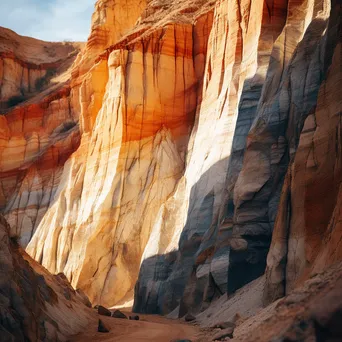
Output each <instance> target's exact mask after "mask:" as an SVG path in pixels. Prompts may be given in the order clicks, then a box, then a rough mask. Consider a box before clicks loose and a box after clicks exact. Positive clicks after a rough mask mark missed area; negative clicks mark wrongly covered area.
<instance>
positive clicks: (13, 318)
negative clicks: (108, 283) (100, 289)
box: [0, 215, 95, 342]
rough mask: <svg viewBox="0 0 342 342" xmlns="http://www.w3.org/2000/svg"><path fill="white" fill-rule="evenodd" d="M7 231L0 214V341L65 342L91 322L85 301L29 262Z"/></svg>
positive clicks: (61, 280) (60, 280) (58, 277)
mask: <svg viewBox="0 0 342 342" xmlns="http://www.w3.org/2000/svg"><path fill="white" fill-rule="evenodd" d="M9 230H10V228H9V226H8V224H7V222H6V221H5V219H4V218H3V216H1V215H0V251H1V258H0V275H1V277H0V293H1V297H0V335H1V341H18V342H21V341H66V340H67V339H68V338H69V337H70V336H71V335H74V334H77V333H78V332H80V331H81V330H82V329H84V328H85V327H86V326H87V324H88V323H89V322H90V321H91V320H95V317H94V316H95V314H94V313H93V310H91V309H90V308H87V306H86V305H88V306H89V305H90V303H89V301H88V300H87V298H86V297H85V296H84V294H82V293H81V292H80V291H75V290H74V289H72V288H71V286H70V284H68V283H67V281H66V280H65V277H64V276H63V275H56V276H52V275H51V274H49V273H48V272H47V271H46V270H45V269H44V268H43V267H41V266H40V265H39V264H38V263H37V262H35V261H34V260H32V259H31V258H30V257H29V256H28V255H27V254H26V253H25V252H24V251H23V250H22V249H21V248H20V247H19V246H18V244H17V242H16V241H15V240H14V239H13V238H12V239H10V238H9Z"/></svg>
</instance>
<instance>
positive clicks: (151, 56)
mask: <svg viewBox="0 0 342 342" xmlns="http://www.w3.org/2000/svg"><path fill="white" fill-rule="evenodd" d="M195 12H196V11H195ZM197 12H198V11H197ZM195 14H196V13H195ZM151 15H152V14H151ZM197 15H200V13H198V14H197ZM211 18H212V16H211V15H210V14H205V15H204V16H203V17H201V16H199V17H198V18H197V19H196V18H192V16H189V17H188V18H187V17H185V19H186V20H184V21H183V22H181V23H177V22H172V23H169V22H165V23H164V22H161V25H160V26H158V25H156V26H155V27H148V26H146V25H145V23H144V22H143V23H142V27H143V28H144V33H143V34H142V35H140V36H139V39H136V38H137V37H136V35H135V34H131V35H130V36H128V38H127V39H125V40H124V41H122V42H119V43H117V44H114V45H113V46H111V47H110V48H109V49H107V51H106V52H105V53H104V54H101V55H100V56H99V58H98V59H97V60H96V62H95V63H96V64H95V65H94V66H93V67H92V69H91V70H90V72H89V73H88V74H87V75H86V76H85V77H84V81H83V83H82V85H81V87H80V94H81V99H82V100H81V102H82V111H81V118H80V126H81V131H83V135H82V138H81V143H80V148H79V149H78V150H77V151H76V152H75V153H74V154H73V156H72V157H71V158H70V159H69V160H68V161H67V162H66V163H65V166H64V172H63V175H62V179H61V182H60V185H59V187H58V190H57V193H56V195H55V197H54V202H53V204H52V205H51V206H50V208H49V210H48V212H47V213H46V215H45V216H44V218H43V220H42V221H41V223H40V225H39V227H38V228H37V231H36V233H35V234H34V236H33V238H32V240H31V242H30V244H29V245H28V248H27V250H28V252H29V253H30V254H31V255H32V256H33V257H34V258H35V259H36V260H39V261H40V262H41V263H42V264H43V265H44V266H45V267H47V268H48V269H49V270H50V271H51V272H53V273H58V272H64V273H65V275H66V276H67V277H68V278H69V279H70V280H71V282H72V284H73V286H75V287H80V288H81V289H83V290H84V291H85V292H86V293H87V295H88V296H89V297H90V299H91V300H92V302H94V303H95V302H96V303H102V304H105V305H114V304H116V303H118V302H120V301H121V300H124V299H125V298H127V297H129V296H132V291H133V289H134V285H135V282H136V279H137V277H138V272H139V267H140V260H141V257H142V255H143V253H144V250H145V247H146V245H147V243H148V241H149V237H150V234H151V231H152V229H153V226H154V224H155V220H156V217H157V215H158V213H159V210H160V208H161V206H162V205H163V204H164V203H165V202H166V201H167V199H168V198H169V197H170V196H171V195H172V193H173V192H174V191H175V189H176V186H177V183H178V181H179V179H180V178H181V176H182V174H183V172H184V164H185V153H186V150H187V145H188V141H189V136H190V132H191V128H192V126H193V122H194V118H195V112H196V107H197V97H198V91H199V90H200V89H201V87H199V84H200V82H201V80H202V74H203V70H204V61H205V57H204V56H205V52H206V41H207V38H208V34H209V31H210V25H211ZM146 20H148V18H145V21H146ZM88 85H90V87H88ZM94 87H96V88H98V90H97V89H95V88H94ZM89 88H90V89H91V91H93V92H94V93H95V91H96V92H97V93H98V94H101V95H102V96H103V98H102V99H100V101H99V103H100V104H101V106H100V107H101V108H100V110H99V111H98V112H96V111H93V110H92V109H93V108H94V107H93V105H92V103H91V102H92V100H89ZM101 95H99V97H100V96H101ZM87 101H88V102H87ZM89 108H90V110H89ZM161 234H162V235H164V234H163V232H161ZM170 235H171V234H170Z"/></svg>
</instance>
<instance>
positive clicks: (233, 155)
mask: <svg viewBox="0 0 342 342" xmlns="http://www.w3.org/2000/svg"><path fill="white" fill-rule="evenodd" d="M249 6H252V7H251V8H250V7H249ZM253 6H255V7H253ZM263 6H264V7H263ZM233 9H234V10H236V12H234V10H233ZM339 11H340V5H335V4H334V2H332V4H331V3H330V1H326V2H325V1H308V2H306V1H305V2H292V1H289V2H288V3H287V2H274V3H272V4H270V3H260V4H257V3H256V2H253V3H252V4H249V3H247V4H244V3H243V2H240V4H239V5H237V4H236V3H234V2H229V1H222V2H218V3H217V5H216V8H215V16H214V24H213V29H212V31H211V35H212V37H213V39H214V42H212V41H211V40H209V44H208V56H207V66H206V72H205V76H204V82H203V83H204V85H203V100H202V102H201V105H200V108H199V112H198V119H197V120H196V121H195V126H194V129H193V132H192V139H193V145H191V147H190V148H189V154H188V155H189V158H188V163H187V165H186V172H185V189H186V190H185V194H186V195H185V197H184V198H183V201H179V202H180V203H181V205H180V206H179V207H175V204H174V203H176V199H177V196H178V195H179V193H178V192H179V190H178V192H176V195H175V196H174V198H173V199H172V200H169V201H170V203H171V205H170V206H171V208H172V209H173V210H172V209H171V210H169V212H170V211H171V215H170V216H171V217H172V218H171V219H170V216H166V215H165V216H164V218H165V217H167V218H165V219H164V220H163V225H164V226H165V227H168V228H167V229H165V230H167V231H169V230H170V228H169V227H170V226H169V224H170V223H171V224H172V225H176V226H177V223H178V224H179V223H180V226H181V227H184V229H183V230H181V229H177V228H176V231H178V232H179V231H182V234H181V236H180V240H179V246H178V251H176V252H172V251H171V249H170V250H169V251H170V253H169V254H168V255H161V256H156V257H151V258H150V259H148V260H145V261H144V262H143V264H142V267H141V271H140V276H139V280H138V283H137V288H136V296H135V309H136V310H138V311H147V312H168V311H170V310H172V309H174V308H176V307H177V306H179V308H178V310H179V311H178V312H179V313H178V314H179V315H180V316H182V315H183V314H184V313H185V312H186V311H188V310H192V311H193V312H195V311H196V310H200V309H203V308H205V307H206V305H207V303H209V302H210V301H211V300H212V299H213V298H215V296H217V295H220V294H222V293H224V292H226V291H228V293H232V292H234V291H235V290H236V289H238V288H239V287H241V286H243V285H244V284H246V283H247V282H249V281H251V280H253V279H255V278H256V277H258V276H259V275H261V274H262V273H263V272H264V270H265V267H266V256H267V253H268V249H269V247H270V243H271V237H272V230H273V226H274V223H275V220H276V217H277V212H278V204H279V199H280V194H281V189H282V186H283V181H284V177H285V174H286V171H287V168H288V165H289V163H290V161H291V160H293V158H297V159H298V162H297V163H296V161H295V164H294V168H295V170H296V181H297V184H298V185H297V186H296V188H292V189H291V191H292V190H293V191H295V193H294V194H291V195H290V201H292V206H291V205H286V203H284V202H285V199H283V200H282V202H281V208H280V211H279V215H278V221H281V220H282V218H281V215H283V216H282V217H283V220H284V221H283V222H282V223H284V225H283V226H282V227H280V228H277V229H276V232H277V233H276V234H277V235H276V236H275V237H274V241H277V240H276V239H277V236H278V238H279V240H278V241H277V242H278V246H279V244H280V245H281V247H282V251H280V252H279V247H278V246H273V247H272V253H273V254H274V255H275V258H276V260H272V255H270V257H269V260H270V262H269V264H270V270H269V271H268V273H269V274H270V275H269V277H268V283H269V286H270V287H272V286H273V287H274V284H272V282H275V283H276V285H275V287H277V289H276V290H275V289H270V292H271V294H272V292H273V295H274V291H280V292H282V294H284V289H283V288H282V289H281V287H282V286H284V283H286V281H287V280H288V281H289V284H287V285H286V286H287V287H288V288H289V289H291V288H293V282H294V281H295V280H297V279H299V278H300V277H301V276H305V272H304V271H305V268H307V267H309V266H311V265H312V264H313V261H314V259H315V258H316V253H317V252H318V249H317V248H318V247H319V245H320V244H321V243H322V240H321V239H322V236H323V235H326V238H325V240H326V241H325V242H324V243H322V247H323V246H326V245H327V241H329V242H330V244H331V246H329V247H328V248H329V249H323V248H322V253H321V255H320V256H319V259H318V260H319V262H320V263H319V265H320V268H319V269H322V267H323V265H324V263H328V264H331V263H333V262H334V261H337V260H340V259H341V246H338V241H339V240H340V239H339V237H338V236H339V234H340V226H339V223H338V222H339V221H338V215H339V210H340V200H339V197H338V195H337V193H338V191H339V190H338V189H339V187H340V182H341V169H340V159H341V156H340V145H341V143H340V134H341V128H340V116H341V101H340V100H339V97H338V96H336V95H335V96H334V95H333V94H336V92H338V91H339V86H338V85H337V83H338V81H337V80H339V81H340V80H341V68H340V61H341V54H340V50H339V49H340V48H339V45H337V42H338V40H339V39H340V36H341V33H340V26H339V25H340V15H341V14H340V12H339ZM233 13H235V14H236V17H234V14H233ZM252 13H253V15H250V14H252ZM225 15H226V16H225ZM244 20H247V22H248V23H245V21H244ZM237 23H239V24H238V25H237ZM216 25H217V26H218V28H217V26H216ZM220 25H222V26H223V27H225V26H224V25H227V26H228V28H227V30H226V31H225V33H222V32H221V31H220V29H219V27H220ZM234 25H237V29H236V30H234V27H235V26H234ZM252 32H253V33H252ZM249 34H250V36H249ZM249 37H250V38H249ZM220 39H222V42H221V44H222V50H221V51H224V52H226V54H224V55H222V54H221V55H219V52H218V51H217V50H216V51H215V50H214V53H213V56H214V57H215V58H218V60H219V62H218V61H215V60H214V61H213V60H212V57H211V55H210V49H211V48H212V49H215V48H216V49H217V48H218V47H219V46H220V45H219V43H220ZM226 40H227V42H226ZM224 46H227V51H225V50H224V48H223V47H224ZM235 46H236V49H235V50H234V47H235ZM219 51H220V50H219ZM334 51H337V52H335V54H336V57H335V62H334V63H333V64H332V65H331V69H330V70H332V71H331V72H332V73H333V74H334V78H332V80H331V81H330V84H331V88H330V89H331V90H330V89H329V90H330V91H329V90H327V86H328V83H327V82H328V81H324V79H325V78H326V77H327V70H328V68H329V66H330V64H331V63H332V61H331V57H332V55H333V53H334ZM230 54H232V57H230V58H228V60H227V59H226V58H227V56H228V57H229V56H230ZM245 56H246V57H245ZM244 58H246V60H245V59H244ZM220 63H222V64H220ZM221 65H223V72H219V73H218V75H219V76H216V77H215V68H218V69H219V70H220V68H221ZM248 67H250V69H248ZM266 71H267V72H266ZM234 72H236V73H234ZM225 76H226V77H227V78H225ZM265 76H266V78H265ZM225 80H228V81H230V80H231V81H230V83H229V82H228V83H225ZM244 81H245V82H244ZM323 81H324V83H322V82H323ZM232 82H233V83H232ZM243 82H244V83H243ZM211 85H212V87H213V88H211V87H210V86H211ZM233 85H234V87H233ZM320 88H321V92H320V93H319V89H320ZM332 88H333V89H334V90H333V89H332ZM231 91H232V93H231ZM207 94H208V98H211V99H212V98H214V99H216V98H217V100H216V101H217V102H214V104H213V103H212V102H209V104H207V102H206V101H207V97H206V95H207ZM222 94H223V95H222ZM319 95H320V96H321V97H322V100H320V97H319ZM221 96H223V97H221ZM324 98H325V99H326V100H325V101H329V106H330V107H328V108H327V105H323V103H324V100H323V99H324ZM333 98H334V99H333ZM328 99H329V100H328ZM215 103H217V106H218V107H215ZM207 106H208V107H207ZM316 106H317V107H316ZM316 108H321V110H320V111H319V115H321V117H322V121H324V127H325V128H324V129H323V128H321V127H320V126H317V127H320V128H319V133H318V132H317V133H314V132H312V133H310V134H315V135H316V139H317V140H316V139H314V141H313V142H312V143H311V142H310V143H311V145H310V147H309V148H307V147H306V149H305V152H301V150H304V148H303V147H302V146H300V149H299V151H298V153H299V154H298V155H297V154H296V151H297V147H298V143H299V140H300V139H301V140H302V145H303V144H304V142H303V141H304V139H306V138H305V134H306V131H305V130H306V128H304V131H303V135H302V136H301V132H302V127H303V125H304V121H305V120H306V118H307V117H308V116H309V115H310V116H311V115H312V113H315V110H317V109H316ZM206 115H207V117H208V118H207V120H205V118H206ZM317 116H318V115H317ZM323 117H324V119H323ZM225 118H226V120H227V121H226V122H225V121H224V120H225ZM307 120H308V122H307V124H306V125H307V126H310V117H309V118H308V119H307ZM221 121H222V122H221ZM236 121H237V126H236V129H235V133H234V127H235V124H234V123H235V122H236ZM209 122H210V123H209ZM311 122H314V120H313V117H312V116H311ZM314 125H318V124H317V122H316V123H314ZM314 127H315V126H314ZM230 130H232V134H231V135H229V132H230ZM211 131H212V138H210V137H211V134H210V132H211ZM201 132H203V133H201ZM220 132H222V135H220ZM332 132H335V133H332ZM233 138H234V140H233ZM232 141H233V144H232ZM305 141H307V140H305ZM323 141H324V143H323ZM221 144H222V145H221ZM314 144H316V145H317V146H318V145H319V146H320V148H319V149H318V151H316V150H317V148H315V147H314ZM309 149H310V150H311V156H309V159H310V160H314V159H313V158H317V159H316V160H315V161H314V162H312V163H315V165H312V166H314V167H315V169H311V167H312V166H311V165H307V157H305V156H306V155H309V151H308V150H309ZM206 151H208V152H207V153H206ZM314 151H315V152H314ZM295 156H296V157H295ZM328 159H329V162H328ZM296 164H297V165H298V166H297V167H296ZM303 164H304V165H306V167H307V168H310V170H312V171H311V172H312V173H311V176H309V174H308V172H307V171H306V169H305V167H303V166H302V167H300V166H299V165H303ZM318 165H320V166H318ZM290 167H291V166H290ZM316 168H319V171H318V170H317V169H316ZM196 170H197V173H196ZM227 170H228V172H227ZM226 175H227V179H225V177H226ZM326 179H327V183H325V180H326ZM323 180H324V181H323ZM292 184H293V182H292ZM317 184H319V185H320V186H321V187H322V190H318V189H317ZM292 186H293V185H292ZM326 186H327V187H326ZM223 187H226V191H225V193H224V192H223ZM179 188H180V186H179ZM332 188H334V190H332ZM190 189H191V191H190ZM304 189H305V190H304ZM310 189H312V190H310ZM323 189H324V193H322V191H323ZM328 189H330V190H328ZM317 190H318V192H317V193H316V192H315V191H317ZM318 194H322V196H323V198H324V197H326V198H327V203H325V204H324V205H323V207H322V208H320V205H321V201H322V197H321V196H319V195H318ZM180 196H182V195H180ZM285 196H286V195H285ZM287 199H288V197H287ZM187 201H188V205H184V202H185V203H187ZM306 203H307V204H306ZM284 204H285V207H282V206H283V205H284ZM294 206H295V207H294ZM334 208H335V210H334ZM182 210H185V215H184V214H183V219H180V221H178V222H177V221H175V220H174V219H173V218H174V217H177V215H179V213H180V212H181V211H182ZM186 211H187V213H186ZM312 211H315V214H312V213H311V212H312ZM176 213H177V214H176ZM181 215H182V214H181ZM291 215H292V218H291V219H292V220H293V227H292V226H291V225H286V222H288V221H286V219H288V217H289V216H290V217H291ZM178 217H179V216H178ZM184 217H185V218H186V221H184ZM305 217H307V219H306V220H307V222H304V220H305ZM309 217H310V218H309ZM317 220H318V221H319V223H317V222H316V221H317ZM330 220H331V221H330ZM329 222H330V224H329ZM285 227H286V228H285ZM278 229H280V230H279V231H278ZM332 230H333V233H332V232H331V231H332ZM289 232H290V233H289ZM291 234H292V235H291ZM279 235H280V236H279ZM304 236H306V237H305V238H304ZM287 238H288V241H287ZM173 247H174V246H173ZM287 248H288V250H289V252H288V253H287ZM284 250H286V252H283V251H284ZM166 251H167V250H166ZM323 251H324V252H323ZM160 254H163V253H160ZM310 259H311V260H310ZM286 260H287V265H286ZM306 260H307V261H306ZM284 264H285V265H286V266H284ZM284 267H285V268H286V271H285V270H284ZM297 267H298V269H297ZM317 268H318V266H316V269H317ZM279 269H282V270H281V271H280V273H281V275H279ZM271 273H272V274H271ZM272 277H273V279H272ZM271 279H272V280H271ZM170 294H172V295H170ZM278 295H279V292H278ZM206 302H207V303H206Z"/></svg>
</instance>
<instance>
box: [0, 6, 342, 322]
mask: <svg viewBox="0 0 342 342" xmlns="http://www.w3.org/2000/svg"><path fill="white" fill-rule="evenodd" d="M340 11H341V5H340V4H338V3H335V1H334V0H332V1H330V0H305V1H304V0H303V1H299V2H298V1H291V0H289V1H286V0H274V1H266V2H264V1H253V2H250V1H240V2H236V1H232V0H220V1H209V0H208V1H206V0H192V1H178V0H174V1H171V2H170V1H162V0H153V1H147V2H144V1H133V0H132V1H120V0H112V1H110V0H107V1H105V0H99V1H97V3H96V6H95V13H94V16H93V20H92V31H91V35H90V37H89V40H88V42H87V44H86V46H85V48H84V49H83V50H82V52H81V53H80V54H79V55H78V57H77V58H76V60H75V62H74V64H73V66H72V70H71V71H70V72H69V73H67V74H65V75H69V76H65V77H66V78H69V79H70V82H67V84H64V83H63V85H62V84H60V86H58V87H57V88H53V89H51V91H49V92H47V91H46V92H44V93H43V94H40V95H39V96H38V97H35V98H32V99H31V100H30V101H29V102H27V103H24V104H23V105H22V106H19V107H17V108H15V109H13V110H11V111H10V112H9V113H8V114H7V115H6V116H4V117H0V119H1V120H2V121H0V129H1V132H2V135H1V136H0V142H1V145H0V153H1V161H0V165H2V166H1V170H0V171H1V174H0V181H1V184H2V187H1V190H0V191H1V192H0V200H1V202H0V203H1V208H2V209H3V210H4V212H5V214H6V216H7V218H8V220H9V221H10V223H11V225H12V227H13V228H12V230H13V233H14V232H16V233H17V234H18V235H20V237H21V240H20V241H21V243H22V245H24V246H26V245H27V244H28V246H27V251H28V253H29V254H30V255H31V256H32V257H34V258H35V259H36V260H38V261H39V262H41V263H42V264H43V265H44V266H45V267H46V268H47V269H48V270H49V271H51V272H52V273H59V272H64V273H65V275H66V276H67V278H68V279H69V280H70V281H71V283H72V285H73V286H74V287H75V288H81V289H82V290H84V291H85V293H86V294H87V295H88V296H89V298H90V299H91V301H92V302H93V303H94V304H96V303H101V304H104V305H114V304H118V303H120V302H123V301H125V300H129V299H131V298H132V295H133V289H134V287H135V305H134V308H135V310H137V311H144V312H150V313H151V312H153V313H168V312H170V311H172V310H174V309H176V311H177V314H178V315H180V316H182V315H183V314H185V313H186V312H187V311H189V310H191V311H193V312H199V311H200V310H203V309H205V308H206V307H207V306H208V305H209V304H210V303H211V302H212V301H213V300H214V299H215V298H216V297H218V296H221V295H222V294H224V293H226V292H228V294H232V293H233V292H234V291H236V290H237V289H238V288H240V287H242V286H243V285H245V284H246V283H248V282H250V281H252V280H253V279H255V278H257V277H258V276H260V275H262V274H263V273H264V271H265V268H266V259H267V270H266V290H265V294H264V295H265V296H264V300H265V302H269V301H272V300H274V299H276V298H278V297H279V296H283V295H284V294H285V293H286V292H288V291H290V290H291V289H292V288H293V287H294V286H295V285H296V284H298V283H300V282H301V281H303V280H305V279H306V278H307V277H308V276H309V275H310V272H311V271H312V272H316V271H320V270H322V268H323V267H324V266H323V265H324V264H325V263H326V264H327V265H330V264H332V263H334V262H336V261H339V260H340V259H341V257H342V255H341V246H339V245H338V243H339V242H338V241H340V232H341V227H340V223H339V222H340V218H339V215H340V204H341V203H340V201H341V198H340V194H339V191H340V190H339V188H340V183H341V173H342V172H341V139H340V138H341V124H340V121H341V120H340V119H341V100H340V99H339V96H338V95H339V92H340V87H339V85H340V82H341V46H340V45H341V44H340V37H341V27H340V17H341V13H340ZM121 18H129V20H128V19H127V20H119V19H121ZM9 156H11V158H9ZM322 197H324V198H325V201H324V203H322V201H321V198H322ZM273 232H274V233H273ZM272 234H273V235H272ZM322 239H323V242H322ZM269 249H270V253H269V254H268V252H269ZM267 254H268V258H267Z"/></svg>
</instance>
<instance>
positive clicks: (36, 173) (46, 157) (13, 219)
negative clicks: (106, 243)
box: [0, 87, 79, 247]
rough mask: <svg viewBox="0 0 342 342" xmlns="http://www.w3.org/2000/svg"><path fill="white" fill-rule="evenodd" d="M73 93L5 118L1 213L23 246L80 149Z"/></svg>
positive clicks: (0, 147) (0, 126)
mask: <svg viewBox="0 0 342 342" xmlns="http://www.w3.org/2000/svg"><path fill="white" fill-rule="evenodd" d="M69 93H70V89H68V88H67V87H66V88H61V89H60V90H58V91H57V92H56V93H53V94H52V95H51V96H48V97H46V98H44V99H43V100H41V102H39V103H29V104H26V105H24V106H22V107H17V108H16V109H14V110H13V111H11V112H10V113H8V114H7V115H5V116H0V209H1V210H2V212H3V213H4V215H5V216H6V218H7V220H8V222H9V223H10V224H11V229H12V231H11V233H12V234H14V235H17V236H19V237H20V243H21V245H22V246H23V247H25V246H26V245H27V243H28V242H29V241H30V239H31V237H32V235H33V233H34V231H35V228H36V227H37V225H38V224H39V222H40V220H41V218H42V217H43V215H44V214H45V211H46V210H47V208H48V206H49V204H50V202H51V200H52V199H53V196H54V193H55V191H56V189H57V186H58V184H59V181H60V176H61V172H62V169H63V165H64V163H65V161H66V160H67V159H68V158H69V156H70V155H71V154H72V152H74V151H75V149H77V147H78V145H79V130H78V125H77V119H76V117H75V116H76V115H75V113H74V112H73V111H72V109H71V106H70V98H69Z"/></svg>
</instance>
